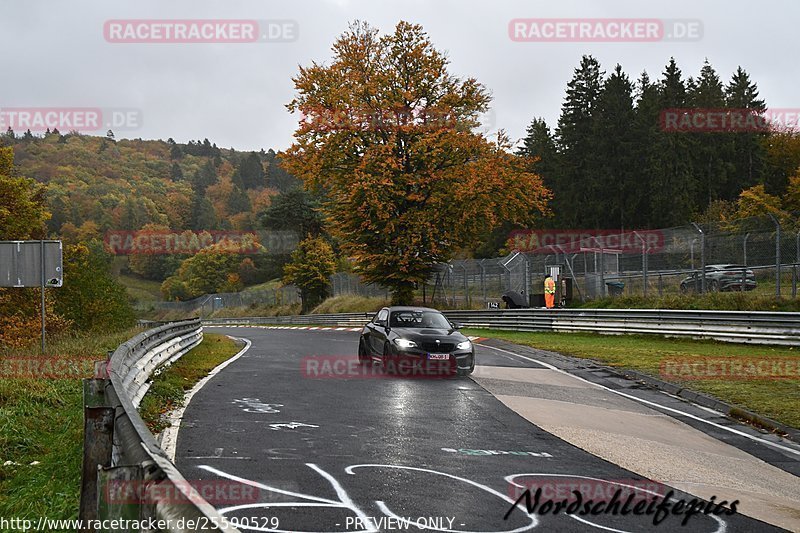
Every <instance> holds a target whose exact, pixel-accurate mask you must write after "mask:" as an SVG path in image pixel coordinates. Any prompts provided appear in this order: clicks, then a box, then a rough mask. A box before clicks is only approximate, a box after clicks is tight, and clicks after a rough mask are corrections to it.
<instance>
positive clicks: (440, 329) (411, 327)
mask: <svg viewBox="0 0 800 533" xmlns="http://www.w3.org/2000/svg"><path fill="white" fill-rule="evenodd" d="M458 328H459V325H458V324H454V323H452V322H450V321H449V320H448V319H447V317H445V316H444V315H443V314H442V313H441V312H439V311H437V310H436V309H430V308H427V307H406V306H394V307H384V308H383V309H381V310H380V311H378V313H376V314H375V316H374V317H373V318H372V320H370V321H369V323H367V325H366V326H364V329H363V330H362V331H361V336H360V337H359V341H358V359H359V360H360V361H361V362H362V363H372V362H376V361H377V362H379V363H381V364H383V366H384V367H385V368H386V370H387V371H390V372H391V371H392V370H394V369H403V368H408V367H409V365H411V366H412V367H414V368H420V369H425V370H431V369H433V370H435V371H446V372H445V373H450V374H458V375H460V376H465V375H467V374H470V373H471V372H472V371H473V370H474V369H475V347H474V346H473V345H472V342H470V340H469V339H468V338H467V337H465V336H464V335H462V334H461V333H460V332H459V331H458ZM403 365H406V366H405V367H404V366H403Z"/></svg>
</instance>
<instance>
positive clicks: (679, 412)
mask: <svg viewBox="0 0 800 533" xmlns="http://www.w3.org/2000/svg"><path fill="white" fill-rule="evenodd" d="M479 346H483V347H484V348H489V349H491V350H496V351H498V352H503V353H507V354H510V355H513V356H516V357H519V358H520V359H525V360H527V361H530V362H532V363H536V364H539V365H542V366H544V367H546V368H548V369H550V370H554V371H555V372H559V373H560V374H564V375H565V376H570V377H571V378H573V379H577V380H579V381H583V382H584V383H588V384H590V385H593V386H595V387H598V388H600V389H603V390H606V391H608V392H611V393H614V394H617V395H619V396H622V397H624V398H628V399H629V400H633V401H635V402H639V403H643V404H645V405H649V406H651V407H657V408H659V409H663V410H665V411H669V412H671V413H675V414H678V415H681V416H685V417H688V418H691V419H692V420H696V421H698V422H702V423H704V424H708V425H709V426H713V427H715V428H717V429H721V430H724V431H728V432H730V433H733V434H735V435H739V436H741V437H745V438H747V439H750V440H753V441H756V442H759V443H761V444H763V445H765V446H770V447H772V448H777V449H779V450H782V451H785V452H789V453H791V454H793V455H797V456H798V457H800V450H795V449H792V448H788V447H786V446H782V445H780V444H777V443H774V442H770V441H768V440H764V439H762V438H760V437H756V436H754V435H749V434H747V433H745V432H743V431H739V430H738V429H734V428H729V427H725V426H722V425H720V424H717V423H716V422H711V421H710V420H705V419H703V418H700V417H699V416H695V415H693V414H691V413H687V412H685V411H681V410H680V409H674V408H672V407H667V406H666V405H661V404H660V403H656V402H651V401H649V400H644V399H642V398H637V397H636V396H633V395H630V394H625V393H624V392H620V391H618V390H614V389H610V388H608V387H606V386H604V385H600V384H598V383H593V382H591V381H589V380H587V379H584V378H582V377H579V376H576V375H574V374H570V373H569V372H567V371H565V370H561V369H560V368H556V367H555V366H553V365H551V364H549V363H545V362H544V361H539V360H538V359H534V358H533V357H528V356H526V355H520V354H518V353H514V352H511V351H509V350H504V349H502V348H495V347H494V346H489V345H487V344H479Z"/></svg>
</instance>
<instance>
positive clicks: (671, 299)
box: [578, 292, 800, 312]
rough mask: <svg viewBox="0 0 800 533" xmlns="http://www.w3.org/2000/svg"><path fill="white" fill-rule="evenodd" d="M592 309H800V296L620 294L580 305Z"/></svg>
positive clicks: (728, 293)
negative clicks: (792, 297) (777, 297)
mask: <svg viewBox="0 0 800 533" xmlns="http://www.w3.org/2000/svg"><path fill="white" fill-rule="evenodd" d="M578 307H582V308H588V309H604V308H608V309H691V310H698V309H710V310H715V311H788V312H797V311H800V299H791V298H782V299H780V300H776V299H775V296H774V295H773V296H764V295H761V296H758V295H754V294H751V293H749V292H745V293H741V292H711V293H706V294H667V295H664V296H662V297H658V296H648V297H647V298H645V297H644V296H638V295H633V296H618V297H616V298H612V297H606V298H599V299H597V300H592V301H590V302H586V303H585V304H582V305H579V306H578Z"/></svg>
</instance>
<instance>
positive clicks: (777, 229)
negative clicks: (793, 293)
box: [767, 213, 781, 299]
mask: <svg viewBox="0 0 800 533" xmlns="http://www.w3.org/2000/svg"><path fill="white" fill-rule="evenodd" d="M767 216H769V218H771V219H772V222H774V223H775V298H777V299H780V297H781V223H780V222H778V219H777V218H775V217H774V216H772V214H771V213H767Z"/></svg>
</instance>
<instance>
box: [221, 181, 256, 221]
mask: <svg viewBox="0 0 800 533" xmlns="http://www.w3.org/2000/svg"><path fill="white" fill-rule="evenodd" d="M226 208H227V210H228V214H230V215H235V214H237V213H245V212H248V211H250V209H251V205H250V197H249V196H247V193H246V192H245V191H244V190H243V189H242V188H241V187H234V188H233V190H232V191H231V194H230V196H228V201H227V205H226Z"/></svg>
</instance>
